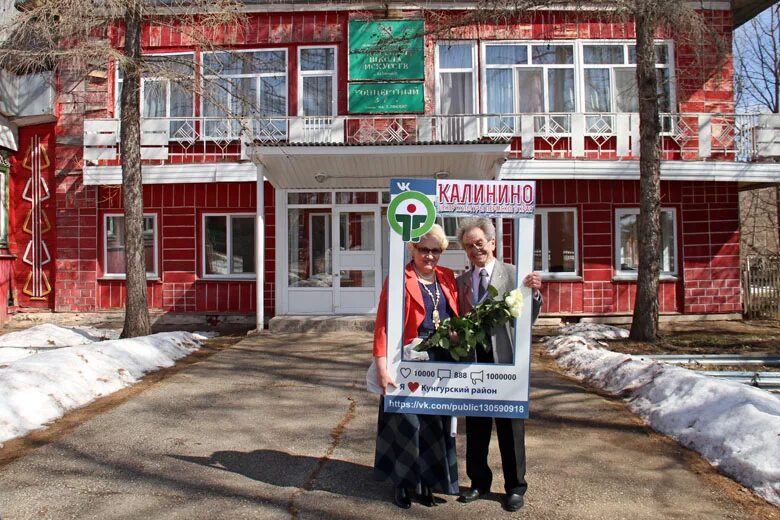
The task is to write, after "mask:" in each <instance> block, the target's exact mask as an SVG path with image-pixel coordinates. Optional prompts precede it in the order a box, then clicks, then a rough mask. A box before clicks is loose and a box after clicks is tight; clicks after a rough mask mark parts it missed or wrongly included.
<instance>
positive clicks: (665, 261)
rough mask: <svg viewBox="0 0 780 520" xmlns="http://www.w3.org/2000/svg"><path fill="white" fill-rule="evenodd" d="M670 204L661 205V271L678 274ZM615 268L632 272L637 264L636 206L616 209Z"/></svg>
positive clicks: (633, 272)
mask: <svg viewBox="0 0 780 520" xmlns="http://www.w3.org/2000/svg"><path fill="white" fill-rule="evenodd" d="M675 221H676V214H675V210H674V209H673V208H664V209H661V274H662V275H667V276H674V275H676V274H677V255H676V251H677V231H676V230H677V227H676V224H675ZM615 264H616V265H615V271H616V273H617V275H618V276H620V275H629V276H635V275H636V272H637V269H638V267H639V209H638V208H622V209H616V210H615Z"/></svg>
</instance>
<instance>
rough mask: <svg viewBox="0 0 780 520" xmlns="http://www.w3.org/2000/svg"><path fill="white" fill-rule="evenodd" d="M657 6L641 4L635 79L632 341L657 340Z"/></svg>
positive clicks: (659, 216)
mask: <svg viewBox="0 0 780 520" xmlns="http://www.w3.org/2000/svg"><path fill="white" fill-rule="evenodd" d="M651 4H653V2H647V1H645V0H636V6H637V8H636V62H637V65H636V77H637V86H638V88H639V134H640V153H641V157H640V160H639V273H638V276H637V284H636V285H637V287H636V300H635V302H634V315H633V319H632V322H631V333H630V338H631V339H633V340H636V341H655V340H657V339H658V279H659V276H660V257H661V248H660V244H661V208H660V205H661V159H660V151H659V148H660V142H659V133H660V128H659V121H658V89H657V78H656V71H655V48H654V44H653V36H654V34H655V20H656V14H655V13H654V9H658V8H659V7H658V6H652V5H651Z"/></svg>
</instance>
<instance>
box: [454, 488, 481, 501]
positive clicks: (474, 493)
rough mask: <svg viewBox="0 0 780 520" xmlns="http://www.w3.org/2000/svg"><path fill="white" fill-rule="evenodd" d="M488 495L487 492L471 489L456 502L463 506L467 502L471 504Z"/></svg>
mask: <svg viewBox="0 0 780 520" xmlns="http://www.w3.org/2000/svg"><path fill="white" fill-rule="evenodd" d="M487 494H488V491H485V490H482V489H479V488H471V489H469V490H468V491H464V492H463V493H462V494H461V495H460V496H459V497H458V502H463V503H464V504H468V503H469V502H473V501H475V500H477V499H480V498H485V495H487Z"/></svg>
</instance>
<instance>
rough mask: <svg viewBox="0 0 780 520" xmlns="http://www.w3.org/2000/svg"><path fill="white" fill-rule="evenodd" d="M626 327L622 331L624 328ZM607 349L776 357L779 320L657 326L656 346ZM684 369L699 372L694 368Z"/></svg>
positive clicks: (625, 344)
mask: <svg viewBox="0 0 780 520" xmlns="http://www.w3.org/2000/svg"><path fill="white" fill-rule="evenodd" d="M628 327H629V326H628V325H626V326H625V327H624V328H626V329H628ZM534 332H535V334H534V339H540V338H541V336H544V335H552V334H555V329H543V330H540V331H534ZM604 342H605V343H606V344H607V346H606V347H605V348H608V349H609V350H612V351H614V352H621V353H624V354H741V355H753V356H780V321H767V320H762V321H758V320H756V321H747V320H744V321H697V322H676V323H662V324H661V338H660V340H659V341H658V342H656V343H645V342H640V341H631V340H627V339H625V340H605V341H604ZM680 366H682V367H684V368H692V369H697V368H698V369H700V368H701V367H697V366H694V365H685V364H683V365H680ZM707 370H726V371H739V372H741V371H755V372H780V367H777V366H768V365H749V366H747V365H740V366H730V365H708V366H707Z"/></svg>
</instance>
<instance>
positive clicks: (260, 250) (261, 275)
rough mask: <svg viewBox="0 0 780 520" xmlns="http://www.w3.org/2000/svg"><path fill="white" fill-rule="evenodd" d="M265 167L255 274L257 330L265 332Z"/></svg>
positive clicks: (257, 217)
mask: <svg viewBox="0 0 780 520" xmlns="http://www.w3.org/2000/svg"><path fill="white" fill-rule="evenodd" d="M264 173H265V166H263V165H262V164H258V165H257V183H256V189H257V212H256V215H255V274H256V275H257V285H256V286H255V293H256V294H255V300H256V301H255V305H256V307H257V309H256V310H257V330H263V323H264V319H265V315H264V312H263V307H264V305H265V298H264V296H263V288H264V287H265V247H264V244H265V189H264V188H265V187H264V185H263V184H264V179H265V176H264V175H263V174H264Z"/></svg>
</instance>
